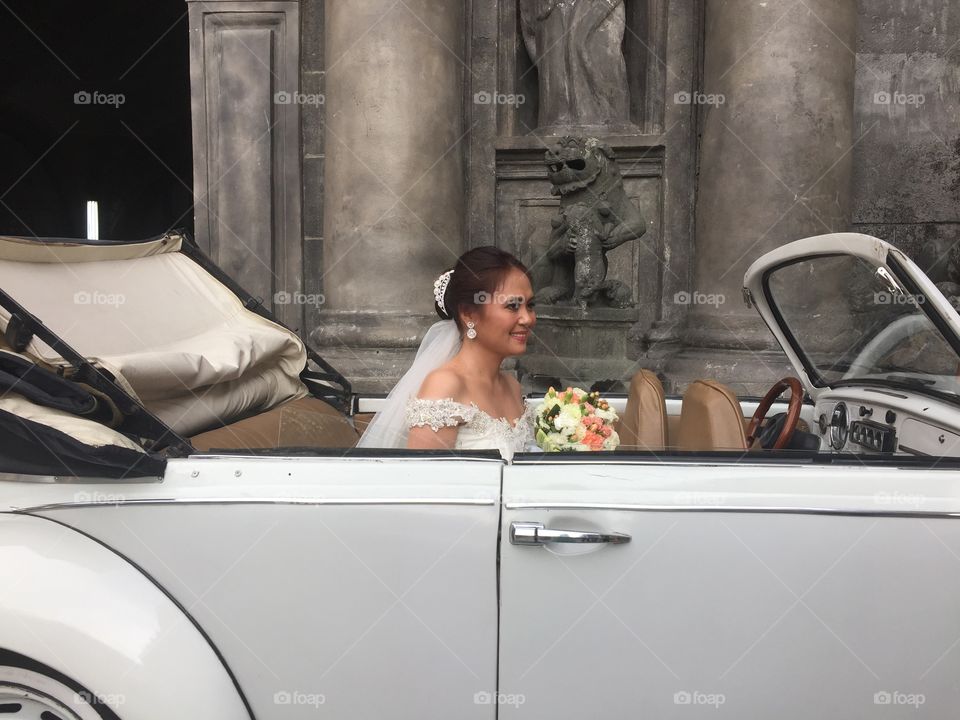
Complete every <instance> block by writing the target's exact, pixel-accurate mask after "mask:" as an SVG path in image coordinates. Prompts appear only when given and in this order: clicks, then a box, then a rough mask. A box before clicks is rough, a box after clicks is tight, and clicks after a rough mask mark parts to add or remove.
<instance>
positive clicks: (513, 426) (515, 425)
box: [413, 397, 530, 430]
mask: <svg viewBox="0 0 960 720" xmlns="http://www.w3.org/2000/svg"><path fill="white" fill-rule="evenodd" d="M413 400H415V401H416V402H423V403H442V402H448V403H453V404H454V405H458V406H460V407H462V408H466V409H467V410H471V409H472V410H475V411H476V412H478V413H480V414H481V415H486V416H487V417H488V418H490V419H491V420H493V421H494V422H502V423H505V424H506V425H507V427H509V428H510V429H511V430H516V429H517V428H518V427H520V421H521V420H523V419H524V418H525V417H526V416H527V414H528V413H529V412H530V406H529V405H527V404H526V402H524V409H523V412H522V413H520V416H519V417H518V418H517V419H516V420H514V421H513V422H511V421H510V420H507V418H506V417H504V416H500V417H494V416H493V415H491V414H490V413H488V412H487V411H486V410H483V409H481V408H480V407H479V406H478V405H477V404H476V403H475V402H473V401H471V402H470V403H469V404H467V403H462V402H460V401H459V400H454V399H453V398H451V397H446V398H418V397H415V398H413ZM464 420H467V418H464Z"/></svg>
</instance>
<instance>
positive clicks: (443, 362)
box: [359, 246, 537, 459]
mask: <svg viewBox="0 0 960 720" xmlns="http://www.w3.org/2000/svg"><path fill="white" fill-rule="evenodd" d="M433 297H434V306H435V308H436V311H437V314H438V315H439V316H440V317H441V318H443V319H442V320H441V321H440V322H438V323H436V324H434V325H433V326H432V327H431V328H430V329H429V330H428V331H427V334H426V335H425V336H424V338H423V341H422V342H421V343H420V349H419V350H418V351H417V357H416V359H415V360H414V362H413V365H412V366H411V368H410V369H409V370H408V371H407V373H406V374H405V375H404V376H403V377H402V378H401V379H400V382H399V383H397V385H396V387H394V389H393V390H392V391H391V393H390V395H389V396H388V397H387V403H386V407H385V408H384V409H383V410H381V411H380V412H379V413H377V416H376V418H374V420H373V422H372V423H370V426H369V427H368V428H367V430H366V432H365V433H364V434H363V437H362V438H361V439H360V443H359V447H378V448H390V447H409V448H416V449H481V448H483V449H486V448H491V449H497V450H499V451H500V453H501V454H502V455H503V456H504V457H506V458H507V459H510V458H511V457H512V456H513V453H514V452H517V451H521V450H524V449H527V448H528V447H529V446H530V445H531V444H532V442H533V424H532V418H531V414H530V412H528V411H527V410H526V409H525V405H524V402H523V397H522V395H521V392H520V384H519V383H518V382H517V380H516V379H515V378H514V377H512V376H511V375H509V374H507V373H506V372H504V371H502V370H501V369H500V365H501V363H502V362H503V360H504V359H505V358H507V357H509V356H512V355H520V354H522V353H523V352H525V351H526V348H527V340H528V339H529V337H530V330H531V329H532V328H533V326H534V325H535V324H536V321H537V318H536V314H535V312H534V301H533V288H532V286H531V284H530V274H529V272H528V271H527V268H526V267H524V265H523V263H521V262H520V261H519V260H518V259H517V258H515V257H514V256H513V255H511V254H510V253H508V252H504V251H503V250H500V249H498V248H495V247H492V246H486V247H479V248H475V249H473V250H470V251H468V252H466V253H464V254H463V255H461V256H460V258H459V259H458V260H457V263H456V265H454V267H453V269H452V270H448V271H447V272H445V273H443V274H441V275H440V277H439V278H437V281H436V282H435V283H434V289H433Z"/></svg>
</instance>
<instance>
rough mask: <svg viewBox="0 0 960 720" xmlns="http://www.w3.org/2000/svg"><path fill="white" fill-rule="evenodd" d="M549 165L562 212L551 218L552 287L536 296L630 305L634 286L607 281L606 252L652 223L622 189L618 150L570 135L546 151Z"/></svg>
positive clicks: (552, 300) (546, 299)
mask: <svg viewBox="0 0 960 720" xmlns="http://www.w3.org/2000/svg"><path fill="white" fill-rule="evenodd" d="M546 164H547V168H548V177H549V179H550V182H551V183H552V184H553V188H552V192H553V194H554V195H559V196H560V210H559V213H558V214H557V217H555V218H554V219H553V220H552V221H551V224H552V225H553V231H552V233H551V235H550V247H549V249H548V251H547V260H548V261H549V263H550V271H549V277H548V278H547V286H546V287H545V288H543V289H542V290H541V291H540V292H538V293H537V298H538V299H539V300H540V301H541V302H544V303H560V302H562V301H566V300H572V301H573V304H575V305H576V306H578V307H580V308H581V309H586V307H587V306H588V304H590V303H593V302H597V301H600V302H605V303H606V304H607V305H610V306H612V307H619V308H623V307H629V306H630V304H631V298H632V292H631V290H630V288H629V287H627V286H626V285H624V284H623V283H622V282H619V281H618V280H608V279H607V265H608V263H607V256H606V254H607V253H608V252H609V251H610V250H613V249H614V248H615V247H618V246H620V245H622V244H623V243H625V242H627V241H628V240H633V239H634V238H638V237H640V236H641V235H643V233H644V232H646V229H647V225H646V221H645V220H644V218H643V215H642V214H641V213H640V210H639V209H638V208H637V207H636V206H635V205H634V204H633V203H632V202H631V201H630V199H629V198H628V197H627V194H626V192H625V191H624V189H623V178H621V177H620V169H619V168H618V167H617V163H616V158H615V156H614V153H613V150H611V149H610V147H608V146H607V145H604V144H602V143H600V142H599V141H598V140H596V139H595V138H576V137H565V138H562V139H561V140H560V141H559V143H557V144H556V145H555V146H553V147H551V148H550V149H549V150H547V153H546Z"/></svg>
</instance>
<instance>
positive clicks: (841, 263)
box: [767, 255, 960, 398]
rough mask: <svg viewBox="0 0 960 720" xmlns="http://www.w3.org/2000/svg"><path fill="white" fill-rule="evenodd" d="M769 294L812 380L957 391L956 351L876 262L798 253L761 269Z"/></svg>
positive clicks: (956, 394)
mask: <svg viewBox="0 0 960 720" xmlns="http://www.w3.org/2000/svg"><path fill="white" fill-rule="evenodd" d="M767 287H768V291H769V295H770V299H771V301H772V302H773V304H774V305H775V307H776V309H777V310H779V312H780V315H781V316H782V317H783V322H784V324H785V325H786V327H787V328H788V329H789V330H790V332H791V333H793V336H794V338H795V340H796V343H797V345H798V348H797V349H798V350H799V352H800V354H801V356H802V357H803V359H804V360H805V362H806V364H807V366H808V368H810V369H811V370H812V371H814V373H815V375H819V378H817V377H812V378H811V380H812V381H813V382H815V383H816V384H818V385H821V386H822V385H834V384H836V383H839V382H843V381H848V382H851V381H857V380H869V381H870V382H871V383H879V384H884V385H890V386H892V387H901V388H904V387H909V388H915V389H917V390H921V391H927V392H931V393H933V394H943V395H947V396H950V397H953V398H960V381H958V377H957V375H958V371H960V358H958V356H957V353H956V352H954V350H953V348H952V347H951V346H950V345H949V343H948V342H947V341H946V340H945V339H944V337H943V335H942V334H941V333H940V331H939V330H938V329H937V328H936V326H935V325H934V324H933V322H931V320H930V319H929V318H928V317H927V315H926V314H925V313H924V311H923V309H922V308H921V305H922V304H923V303H924V302H925V301H926V299H925V298H923V297H919V296H913V295H911V294H910V293H908V292H907V291H906V290H905V289H904V287H903V286H902V285H901V284H900V283H899V282H898V281H897V280H896V279H895V278H894V277H893V276H892V274H891V273H890V271H889V270H888V269H887V268H886V267H885V266H882V265H875V264H872V263H870V262H869V261H867V260H864V259H862V258H858V257H854V256H852V255H828V256H821V257H814V258H805V259H803V260H800V261H798V262H794V263H791V264H789V265H785V266H782V267H780V268H777V269H776V270H774V271H772V272H771V273H770V274H769V275H768V277H767Z"/></svg>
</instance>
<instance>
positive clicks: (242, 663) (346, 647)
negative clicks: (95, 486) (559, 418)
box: [23, 457, 501, 720]
mask: <svg viewBox="0 0 960 720" xmlns="http://www.w3.org/2000/svg"><path fill="white" fill-rule="evenodd" d="M500 470H501V463H500V462H499V461H498V460H497V461H494V460H488V459H481V458H475V459H469V458H465V459H459V460H457V459H436V460H433V461H423V460H417V459H397V458H394V459H391V460H387V459H377V458H370V459H358V458H352V459H343V458H310V459H292V458H249V457H248V458H241V457H232V458H231V457H207V458H202V459H201V458H191V459H186V460H174V461H171V462H170V463H169V464H168V475H169V476H170V477H169V478H168V479H165V480H164V482H163V483H160V484H157V483H140V484H131V485H129V486H126V487H123V486H117V487H115V488H114V489H113V490H112V493H113V494H112V495H111V496H106V495H104V496H103V497H96V496H94V495H92V494H91V493H90V492H89V488H86V489H85V490H86V494H83V495H79V494H78V495H75V496H74V497H70V496H66V495H65V496H64V497H63V498H62V500H64V501H65V502H58V501H57V499H56V498H55V497H53V494H50V495H47V496H42V495H43V493H39V494H35V495H33V496H32V497H30V498H23V500H27V501H29V502H31V503H32V504H34V505H35V507H34V509H33V510H31V512H34V513H38V514H42V515H43V516H44V517H48V518H51V519H55V520H57V521H58V522H61V523H63V524H65V525H69V526H71V527H75V528H77V529H79V530H81V531H83V532H85V533H89V534H90V535H92V536H93V537H96V538H97V539H98V540H100V541H101V542H103V543H105V544H107V545H109V546H110V547H114V548H117V549H118V550H119V551H120V552H122V553H123V554H124V555H126V556H128V557H130V558H131V559H132V560H133V561H134V562H135V563H136V564H137V565H138V566H140V567H142V568H144V569H145V571H146V572H148V573H149V574H150V575H151V576H152V577H154V578H155V579H156V580H157V582H158V583H160V584H161V585H162V586H163V587H164V588H165V589H166V590H167V591H168V592H169V593H170V594H171V595H172V596H173V597H175V598H176V599H177V600H178V601H179V602H180V603H182V604H183V605H184V606H185V607H186V608H187V609H188V610H189V612H190V613H191V614H192V615H193V616H194V617H195V618H196V620H197V622H198V623H199V624H200V625H201V626H202V627H204V628H205V630H206V631H207V633H208V634H209V636H210V637H211V639H212V641H213V642H214V644H215V645H216V646H217V647H218V648H219V649H220V651H221V652H222V653H223V655H224V657H225V658H227V660H228V662H229V663H230V666H231V668H232V669H233V671H234V673H235V675H236V677H237V681H238V683H239V684H240V686H241V687H242V688H243V690H244V693H245V695H246V697H247V699H248V701H249V702H250V704H251V706H252V708H253V710H254V713H255V715H256V716H257V717H263V718H277V719H278V720H283V719H285V718H310V717H315V716H316V714H317V712H318V711H321V712H324V713H328V714H333V715H335V716H338V717H395V718H421V717H430V716H434V715H438V716H444V717H459V718H477V719H485V720H491V719H492V718H493V717H494V708H493V707H492V706H491V705H490V704H489V703H483V702H474V699H475V696H476V695H477V694H478V693H479V694H481V695H480V696H481V697H482V694H483V693H488V694H489V693H492V692H493V691H494V690H495V686H496V648H497V632H496V629H497V562H496V558H497V533H498V524H499V502H498V497H499V489H500ZM194 473H196V475H195V474H194ZM63 487H64V486H61V489H63ZM42 489H43V488H33V490H34V491H36V490H42ZM66 489H67V490H68V491H72V492H73V493H79V492H82V491H83V490H84V488H78V486H73V488H66ZM172 496H176V501H172ZM74 500H76V502H74ZM36 505H40V506H41V507H36ZM156 717H161V716H159V715H158V716H156Z"/></svg>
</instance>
